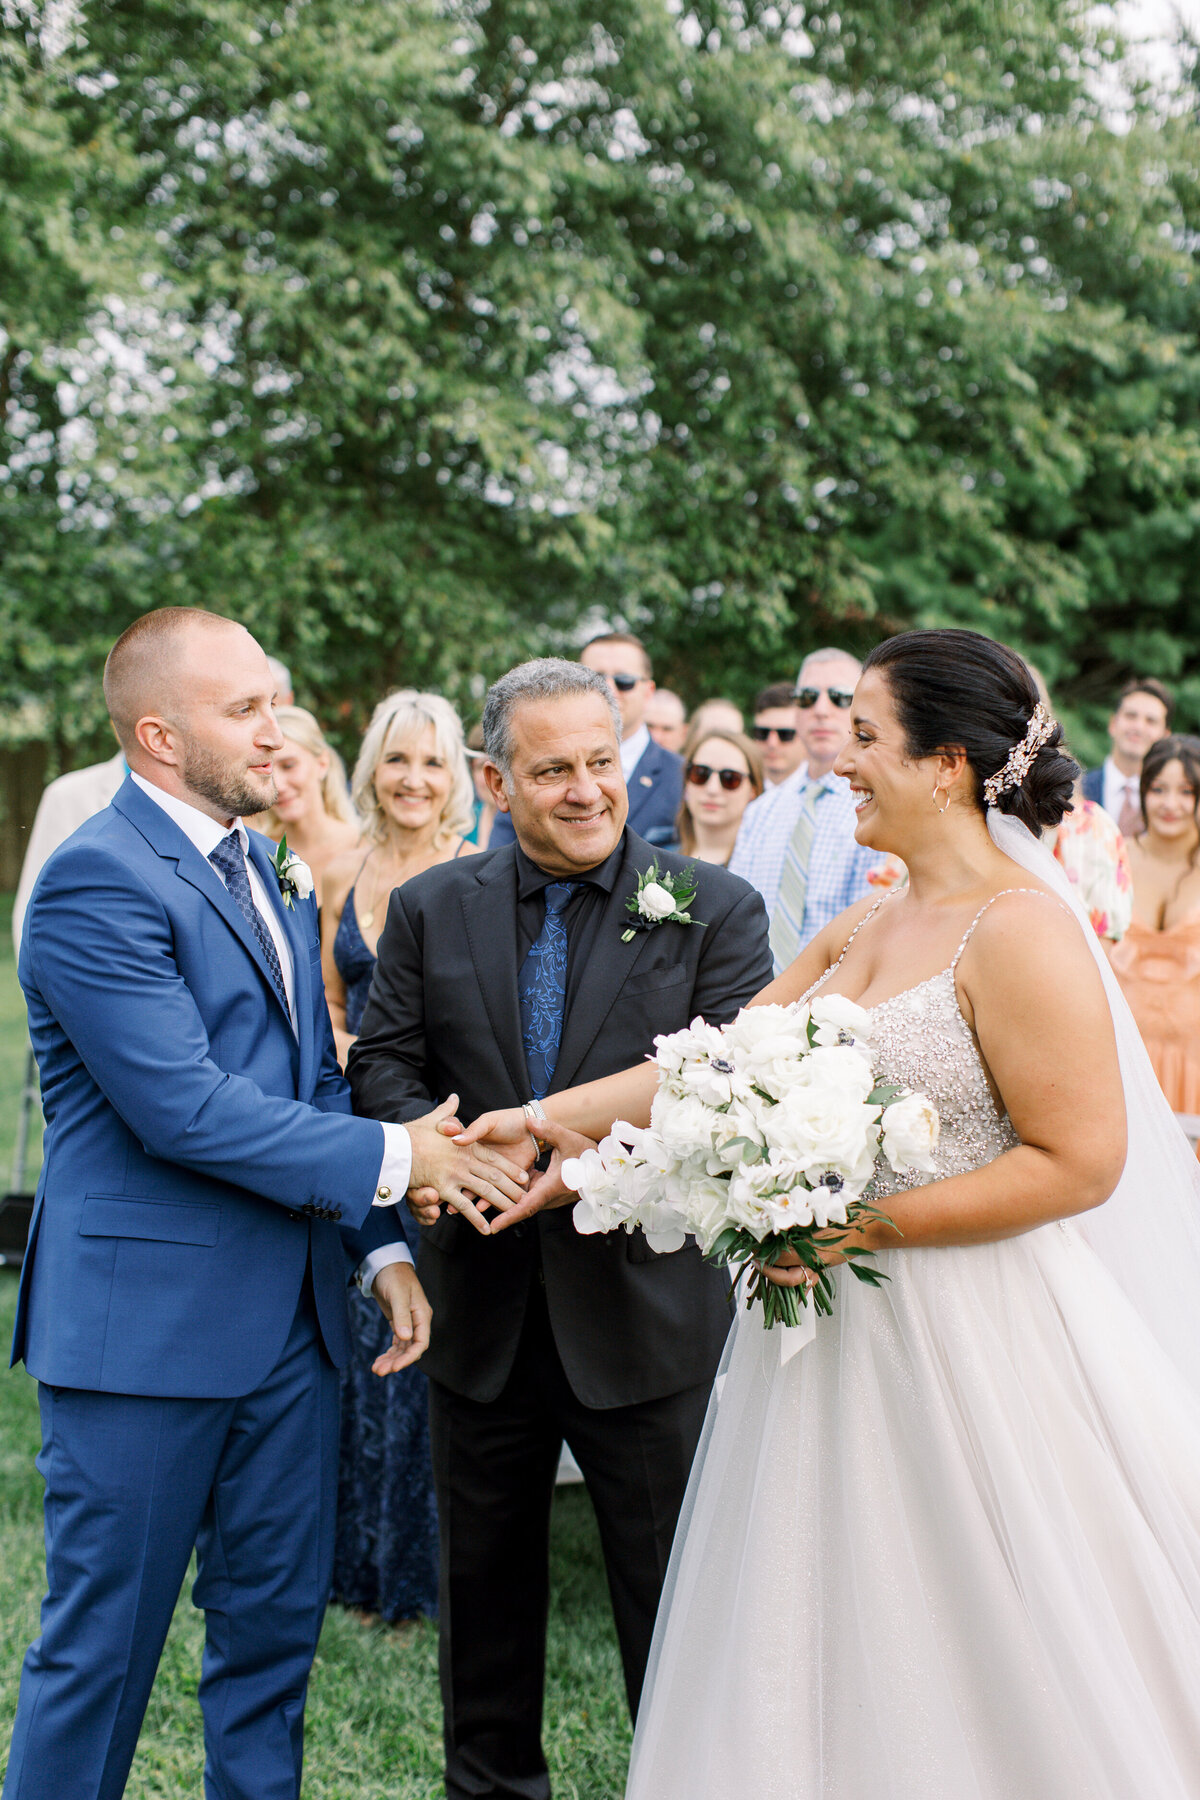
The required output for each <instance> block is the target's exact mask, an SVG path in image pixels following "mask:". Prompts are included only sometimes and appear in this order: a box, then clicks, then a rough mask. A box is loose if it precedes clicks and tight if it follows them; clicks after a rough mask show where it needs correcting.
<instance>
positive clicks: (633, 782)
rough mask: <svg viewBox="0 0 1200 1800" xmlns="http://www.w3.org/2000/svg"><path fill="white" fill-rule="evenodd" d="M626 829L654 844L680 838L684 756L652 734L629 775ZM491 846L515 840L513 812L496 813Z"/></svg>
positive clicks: (661, 843) (494, 847) (497, 847)
mask: <svg viewBox="0 0 1200 1800" xmlns="http://www.w3.org/2000/svg"><path fill="white" fill-rule="evenodd" d="M628 786H629V829H630V831H636V832H637V834H638V836H639V837H644V838H645V839H646V841H647V843H650V844H654V845H656V846H663V845H665V846H667V847H668V848H670V847H672V846H674V845H675V844H676V843H677V842H678V840H679V833H678V831H677V830H676V824H675V821H676V818H677V816H678V813H679V803H680V801H681V800H682V799H683V758H682V756H676V754H675V752H674V751H673V750H664V749H663V747H662V745H661V744H656V743H655V741H654V739H653V738H651V739H650V742H649V744H648V745H647V746H646V748H645V749H644V750H643V752H642V754H641V756H639V758H638V760H637V766H636V767H635V769H634V771H633V774H632V775H631V776H630V777H629V784H628ZM488 841H489V845H490V847H491V848H492V849H493V850H498V849H499V848H500V847H501V846H502V845H503V844H512V843H515V841H516V838H515V834H514V832H513V823H512V814H511V813H497V814H496V817H495V819H494V820H493V822H492V835H491V838H490V839H489V840H488Z"/></svg>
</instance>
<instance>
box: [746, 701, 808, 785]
mask: <svg viewBox="0 0 1200 1800" xmlns="http://www.w3.org/2000/svg"><path fill="white" fill-rule="evenodd" d="M750 736H751V737H752V738H753V739H754V742H755V743H756V744H759V745H761V747H762V763H763V774H764V776H765V777H766V782H767V786H768V787H778V786H779V783H780V782H781V781H786V780H787V778H788V776H789V775H794V774H795V773H796V770H797V769H798V768H799V767H800V764H801V763H802V762H803V761H804V739H803V738H802V737H801V736H800V719H799V715H798V714H797V711H796V686H795V683H794V682H791V681H775V682H772V684H771V686H770V687H766V688H764V689H763V691H762V693H761V694H760V695H759V696H758V699H757V700H756V701H755V702H754V723H753V725H752V726H751V727H750Z"/></svg>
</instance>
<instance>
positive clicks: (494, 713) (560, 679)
mask: <svg viewBox="0 0 1200 1800" xmlns="http://www.w3.org/2000/svg"><path fill="white" fill-rule="evenodd" d="M568 694H598V695H599V696H600V698H601V700H603V702H604V704H605V706H606V707H607V708H608V712H609V716H610V718H611V719H612V722H613V730H614V731H615V732H616V734H617V741H618V743H619V742H620V739H621V715H620V713H619V712H618V711H617V703H616V701H615V700H614V699H613V695H612V689H611V688H610V687H609V685H608V683H607V681H606V680H605V679H604V677H603V675H599V674H597V672H596V670H595V669H585V668H584V667H583V665H582V663H573V662H567V661H566V659H565V658H564V657H561V656H539V657H537V658H536V660H535V661H533V662H525V663H519V664H518V665H517V667H516V668H515V669H510V670H509V671H508V674H507V675H502V676H501V677H500V679H499V681H497V682H496V683H495V684H494V685H493V686H492V687H491V688H490V689H489V691H488V697H487V699H486V701H485V702H484V707H483V748H484V754H485V755H486V756H487V757H488V758H489V760H490V761H492V762H494V763H495V764H496V767H497V768H498V769H499V770H500V773H501V774H502V775H503V777H504V779H505V782H507V781H508V778H509V776H510V775H511V774H512V758H513V735H512V720H513V714H514V713H515V712H516V710H517V708H518V706H522V705H524V704H525V702H527V701H531V700H532V701H537V700H560V699H562V698H563V697H564V696H565V695H568Z"/></svg>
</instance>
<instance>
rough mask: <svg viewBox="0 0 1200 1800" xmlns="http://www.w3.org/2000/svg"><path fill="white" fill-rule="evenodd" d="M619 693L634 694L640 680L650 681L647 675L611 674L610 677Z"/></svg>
mask: <svg viewBox="0 0 1200 1800" xmlns="http://www.w3.org/2000/svg"><path fill="white" fill-rule="evenodd" d="M608 679H609V680H610V681H611V682H612V684H613V686H614V687H615V688H616V690H617V692H618V694H632V692H633V690H634V688H635V687H636V686H637V684H638V682H639V681H648V680H649V676H646V675H610V676H609V678H608Z"/></svg>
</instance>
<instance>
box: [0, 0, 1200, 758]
mask: <svg viewBox="0 0 1200 1800" xmlns="http://www.w3.org/2000/svg"><path fill="white" fill-rule="evenodd" d="M8 4H9V6H10V7H12V6H13V5H14V4H15V0H8ZM6 19H7V22H6V26H5V31H4V40H3V51H2V53H0V158H2V161H0V182H2V191H0V384H2V390H0V398H2V399H3V401H4V405H5V409H6V410H5V423H4V430H5V439H4V467H5V469H6V470H7V475H6V478H5V479H4V481H3V483H2V484H0V507H2V508H3V512H2V513H0V521H2V522H3V523H4V525H5V538H4V548H3V552H2V553H0V554H2V560H0V609H2V616H3V619H4V623H5V625H6V627H7V630H8V634H9V639H10V642H11V644H12V654H11V656H10V659H9V666H8V669H7V671H6V676H5V686H4V690H3V698H4V700H5V701H6V702H7V703H8V704H9V705H10V706H14V707H15V706H20V705H21V704H22V703H23V702H25V701H27V700H29V699H30V698H33V699H36V700H48V701H49V703H50V709H51V714H52V717H53V719H54V721H55V725H56V729H58V730H59V731H60V732H62V733H64V734H65V735H67V736H68V737H69V736H71V735H72V734H74V733H77V732H81V731H83V730H85V729H88V728H90V727H92V726H93V725H94V723H95V719H96V704H95V697H94V694H95V689H94V679H95V673H96V669H97V667H98V658H99V656H100V654H101V653H102V647H103V646H104V645H105V644H106V643H107V642H108V641H110V640H111V637H112V636H113V635H114V633H115V632H116V631H117V630H119V629H120V628H121V626H122V625H123V624H124V623H126V622H127V621H128V619H129V618H130V617H132V616H133V615H134V614H135V613H136V612H137V611H139V610H141V609H142V608H143V607H144V606H146V605H151V604H161V603H163V602H167V601H174V602H186V603H193V602H194V603H199V604H205V605H212V606H217V607H220V608H221V609H223V610H227V611H229V612H232V613H234V614H235V615H236V616H239V617H242V618H244V619H245V620H246V621H247V622H248V623H250V624H251V625H252V626H253V627H254V628H255V629H256V630H257V631H258V632H259V633H260V635H261V636H262V637H263V639H264V641H265V642H267V643H268V644H269V646H270V647H271V648H274V649H277V650H278V651H279V653H280V654H281V655H283V656H284V657H285V658H287V659H288V660H290V661H291V662H292V663H293V665H294V666H295V668H296V670H297V674H298V676H299V681H300V687H301V691H302V695H303V697H305V698H306V699H309V700H310V701H312V702H314V703H315V704H316V705H317V707H318V710H320V711H321V712H322V713H323V714H324V716H326V717H327V718H329V719H331V720H336V719H337V718H339V717H340V718H342V719H343V720H344V722H345V729H346V730H347V732H349V731H350V730H351V728H352V727H353V726H355V725H356V724H357V723H359V722H360V721H361V718H362V716H363V714H364V713H365V712H366V711H367V710H368V709H369V707H370V705H371V704H372V702H373V701H374V699H375V698H376V697H377V696H378V694H379V692H380V691H381V690H382V688H383V687H384V686H385V685H388V684H392V683H397V682H414V683H417V684H419V685H433V686H437V687H440V688H443V689H444V690H445V691H447V692H449V693H450V694H451V695H452V696H453V697H455V698H456V699H458V700H460V701H463V702H467V701H469V699H470V698H471V696H472V695H475V694H477V693H478V691H479V687H480V684H481V682H482V681H484V680H486V679H488V678H490V677H492V676H494V675H495V674H496V673H497V672H498V671H499V670H500V669H502V668H503V667H505V666H507V664H508V663H510V662H511V661H512V660H513V659H514V658H516V657H518V656H521V655H523V654H527V653H530V652H533V651H537V650H540V649H543V648H547V647H549V648H558V647H565V646H569V645H571V644H573V643H574V642H577V641H578V638H579V635H580V633H581V632H582V631H583V630H584V629H586V628H587V626H588V625H589V624H591V623H595V622H600V621H621V622H625V623H627V624H628V625H630V626H632V627H633V628H635V629H637V630H639V631H642V632H643V633H644V634H645V635H646V637H647V638H648V640H649V642H650V643H651V645H652V648H653V650H654V652H655V656H656V663H657V666H658V671H659V674H660V678H665V679H668V680H670V681H671V683H672V685H677V686H679V687H680V688H682V690H683V691H684V692H685V693H686V694H687V695H688V696H689V697H691V698H699V697H700V696H701V695H702V694H703V693H704V692H707V691H712V690H714V689H722V690H725V691H731V692H733V693H735V694H736V695H737V696H738V697H739V698H742V699H745V698H747V697H748V696H749V694H751V693H752V692H753V690H754V688H755V687H756V686H757V685H759V684H760V682H761V681H763V680H765V679H768V678H777V677H778V676H780V675H782V674H786V673H787V672H788V671H790V670H791V669H792V668H793V667H794V666H795V664H796V662H797V660H798V657H799V656H800V654H801V653H802V652H803V651H804V649H805V648H808V647H811V646H812V645H813V644H815V643H818V642H822V641H826V640H828V639H831V638H832V639H834V640H837V641H845V642H849V643H851V644H855V645H859V646H865V645H866V644H867V643H869V642H871V641H873V640H874V638H876V637H877V636H879V635H881V634H882V633H885V632H887V631H891V630H895V629H898V628H900V627H902V626H903V625H906V624H909V623H944V622H945V623H950V622H952V623H956V624H965V625H970V626H974V627H976V628H979V629H982V630H985V631H989V632H992V633H993V634H994V635H997V636H1002V637H1005V638H1007V639H1009V640H1011V641H1013V642H1014V643H1016V644H1017V645H1018V646H1019V647H1020V648H1021V649H1023V650H1024V651H1026V653H1028V654H1030V655H1032V656H1033V657H1035V659H1036V660H1038V661H1039V662H1040V663H1041V664H1042V666H1043V668H1044V670H1045V673H1046V674H1047V676H1048V678H1049V679H1050V680H1051V682H1052V683H1053V685H1054V687H1055V690H1056V693H1057V694H1058V695H1059V697H1060V698H1061V699H1062V701H1063V702H1064V703H1065V704H1066V705H1067V707H1068V710H1069V712H1070V713H1071V716H1072V718H1073V721H1074V724H1075V727H1076V733H1077V736H1078V737H1079V739H1080V740H1081V742H1082V743H1083V745H1084V747H1086V748H1090V747H1091V746H1092V744H1094V736H1093V737H1091V738H1089V732H1092V733H1094V730H1095V725H1096V722H1097V721H1098V720H1099V719H1100V718H1102V716H1103V712H1104V709H1105V705H1106V702H1107V700H1108V697H1109V695H1110V693H1111V690H1112V688H1113V685H1114V684H1115V683H1116V682H1117V681H1118V680H1119V679H1120V678H1121V677H1123V676H1124V675H1126V674H1128V673H1130V672H1132V671H1137V672H1146V671H1149V670H1153V671H1154V672H1156V673H1159V674H1162V675H1165V676H1167V677H1168V678H1178V679H1181V680H1182V682H1183V684H1184V689H1185V694H1186V696H1187V710H1188V712H1189V713H1190V715H1191V716H1192V717H1193V718H1194V717H1196V716H1197V714H1198V713H1200V678H1198V672H1197V666H1196V658H1195V656H1194V654H1193V651H1192V645H1193V643H1194V642H1195V641H1196V639H1197V636H1198V627H1200V591H1198V586H1197V580H1198V578H1197V574H1196V569H1197V557H1196V555H1195V545H1196V536H1197V519H1198V517H1200V514H1198V506H1200V416H1198V415H1200V359H1198V356H1197V350H1196V340H1197V322H1198V321H1197V305H1196V292H1195V284H1194V242H1195V239H1194V232H1195V228H1196V224H1197V212H1198V203H1200V160H1198V157H1197V152H1196V146H1195V135H1194V130H1193V126H1192V121H1191V119H1190V118H1189V117H1188V116H1186V115H1185V112H1184V110H1183V109H1182V108H1181V107H1178V106H1177V107H1175V108H1174V109H1171V108H1165V107H1164V106H1163V105H1162V104H1161V100H1160V99H1159V98H1158V97H1156V96H1154V95H1150V94H1138V93H1134V94H1132V95H1131V96H1130V97H1129V100H1128V107H1127V116H1126V119H1125V121H1124V123H1123V128H1122V129H1120V130H1118V129H1114V128H1113V127H1112V125H1111V124H1110V123H1108V122H1106V119H1105V116H1104V110H1103V109H1104V104H1105V101H1104V100H1103V99H1102V95H1103V94H1104V92H1105V91H1106V87H1105V71H1106V67H1107V66H1108V65H1109V64H1110V63H1111V61H1112V58H1113V57H1114V56H1115V55H1116V54H1117V51H1118V49H1119V46H1116V45H1113V44H1109V43H1106V42H1105V41H1104V39H1103V36H1102V31H1101V28H1100V26H1098V25H1097V23H1096V22H1095V18H1094V16H1093V14H1092V13H1091V12H1090V11H1089V10H1088V9H1086V8H1084V7H1082V6H1079V5H1077V4H1073V3H1072V4H1067V3H1065V0H986V3H985V0H941V3H940V4H938V5H934V4H932V3H926V0H849V3H845V4H844V3H842V0H839V3H838V4H837V5H836V6H834V5H833V4H830V3H829V0H815V3H814V4H811V5H808V6H806V7H801V6H789V5H787V4H780V3H779V0H776V3H775V4H773V5H764V4H756V3H754V0H739V3H738V4H729V3H726V0H721V3H720V4H713V5H708V6H696V7H695V8H693V9H692V10H691V11H686V12H685V11H684V10H683V9H682V5H681V4H680V3H679V0H639V3H638V4H633V3H632V0H603V3H602V0H593V3H592V4H583V3H582V0H557V3H556V4H555V5H554V6H552V7H551V6H547V5H545V4H544V0H536V3H535V0H491V3H490V4H489V3H488V0H406V3H405V4H398V3H397V0H293V3H291V4H288V5H284V6H273V7H269V8H268V7H266V6H263V5H257V4H254V3H252V0H172V3H171V4H166V3H165V0H136V3H133V0H89V4H87V5H86V7H85V8H84V10H83V12H82V14H81V15H80V17H79V19H78V21H77V23H76V24H75V25H74V27H73V28H72V31H71V34H70V36H69V40H68V41H65V42H63V41H59V42H56V43H48V42H47V39H46V35H45V33H46V26H47V20H46V18H45V16H44V15H41V14H39V13H38V12H37V10H36V9H34V8H33V7H32V5H30V6H29V7H28V8H26V9H22V10H18V11H10V12H9V13H8V14H7V15H6ZM39 31H40V32H41V34H42V35H41V36H39ZM1108 86H1109V88H1111V81H1109V83H1108Z"/></svg>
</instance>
